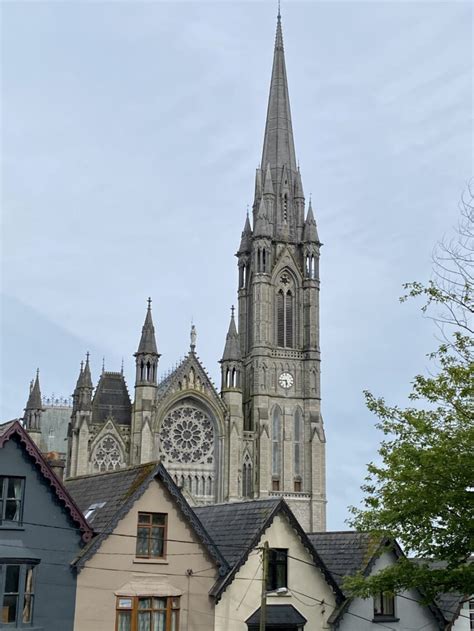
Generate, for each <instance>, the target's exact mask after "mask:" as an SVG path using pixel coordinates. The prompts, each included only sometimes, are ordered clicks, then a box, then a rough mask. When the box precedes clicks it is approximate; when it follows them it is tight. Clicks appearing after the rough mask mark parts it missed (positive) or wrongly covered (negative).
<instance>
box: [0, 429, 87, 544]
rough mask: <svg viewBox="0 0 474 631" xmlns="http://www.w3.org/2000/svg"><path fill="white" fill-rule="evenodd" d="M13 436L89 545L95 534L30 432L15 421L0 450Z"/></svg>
mask: <svg viewBox="0 0 474 631" xmlns="http://www.w3.org/2000/svg"><path fill="white" fill-rule="evenodd" d="M12 436H18V438H19V439H20V442H21V443H22V444H23V446H24V449H25V451H26V452H27V453H28V454H29V456H30V457H31V458H32V459H33V461H34V463H35V464H36V466H37V467H38V468H39V470H40V471H41V473H42V475H43V477H44V478H45V479H46V480H48V482H49V484H50V486H51V487H52V488H53V490H54V492H55V494H56V497H57V498H58V499H59V501H60V502H61V504H63V506H64V507H65V508H66V509H67V511H68V513H69V515H70V516H71V518H72V519H73V521H75V522H76V523H77V524H78V525H79V530H80V531H81V533H82V540H83V541H84V542H85V543H87V542H88V541H90V540H91V539H92V536H93V534H94V532H93V530H92V528H91V527H90V526H89V524H88V523H87V521H86V520H85V519H84V516H83V514H82V513H81V511H80V510H79V508H78V506H77V504H76V503H75V501H74V500H73V499H72V497H71V496H70V495H69V493H68V492H67V490H66V489H65V487H64V486H63V484H62V482H61V480H59V478H58V477H57V476H56V474H55V473H54V471H53V470H52V469H51V467H50V466H49V464H48V462H47V461H46V459H45V458H44V456H43V454H42V453H41V451H40V450H39V449H38V447H37V446H36V445H35V443H34V442H33V441H32V440H31V438H30V437H29V435H28V432H27V431H26V430H25V429H24V428H23V427H22V425H21V424H20V423H19V422H18V421H14V422H13V423H12V424H11V425H10V427H9V428H8V429H7V430H5V432H3V433H1V434H0V449H1V448H2V447H4V445H5V443H6V442H8V441H9V440H10V439H11V438H12Z"/></svg>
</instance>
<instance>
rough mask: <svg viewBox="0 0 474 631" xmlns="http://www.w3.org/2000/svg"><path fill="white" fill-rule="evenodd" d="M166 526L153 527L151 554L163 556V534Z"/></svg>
mask: <svg viewBox="0 0 474 631" xmlns="http://www.w3.org/2000/svg"><path fill="white" fill-rule="evenodd" d="M164 532H165V531H164V528H152V529H151V556H152V557H162V556H163V535H164Z"/></svg>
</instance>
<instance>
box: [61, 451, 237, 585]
mask: <svg viewBox="0 0 474 631" xmlns="http://www.w3.org/2000/svg"><path fill="white" fill-rule="evenodd" d="M155 478H159V479H160V480H161V482H162V483H163V484H164V486H165V488H166V489H167V490H168V492H169V493H170V495H171V496H172V501H173V502H174V503H175V505H177V506H178V508H179V509H180V510H181V512H182V513H183V515H184V517H185V518H186V520H187V522H188V523H189V524H190V526H191V528H193V530H194V532H195V533H196V535H197V536H198V538H199V540H200V541H201V543H202V544H203V546H204V547H205V548H206V549H207V551H208V552H209V554H210V556H211V557H212V558H213V559H214V560H215V562H216V564H217V565H218V566H219V568H220V569H219V572H220V573H221V574H222V575H224V574H227V572H228V570H229V567H228V566H227V563H226V561H225V559H224V557H223V556H222V554H221V553H220V552H219V549H218V547H217V546H216V545H215V543H214V542H213V541H212V539H211V537H210V536H209V535H208V533H207V532H206V530H205V528H204V527H203V525H202V523H201V522H200V520H199V518H198V517H197V516H196V515H195V513H194V512H193V510H192V508H191V507H190V506H189V504H188V503H187V502H186V500H185V498H184V496H183V494H182V493H181V491H180V490H179V488H178V487H177V486H176V484H175V483H174V482H173V480H172V479H171V477H170V475H169V474H168V472H167V471H166V469H165V467H164V466H163V465H162V464H161V463H157V462H149V463H146V464H142V465H137V466H135V467H128V468H127V469H119V470H118V471H109V472H106V473H96V474H93V475H83V476H80V477H77V478H71V479H69V480H66V483H65V485H66V488H67V489H68V491H69V492H70V493H71V495H72V496H73V497H74V499H75V500H76V502H77V504H78V506H79V508H80V509H81V510H82V511H83V512H85V511H87V510H88V509H90V507H91V506H92V505H94V504H95V505H97V507H96V508H95V510H94V512H93V513H92V515H91V516H90V518H89V523H90V525H91V527H92V528H93V529H94V531H95V532H96V533H98V534H97V536H96V537H95V539H93V540H92V541H91V543H90V544H89V545H88V546H87V547H86V548H84V549H83V550H82V552H81V554H80V555H79V557H78V558H77V559H76V561H75V563H76V565H77V567H78V568H79V569H80V568H81V567H82V565H84V563H85V562H86V560H87V559H88V558H90V557H91V556H92V555H93V554H94V553H95V552H96V550H97V549H98V547H99V546H100V543H101V542H102V541H103V540H104V539H105V538H107V537H108V536H109V534H111V533H112V532H113V530H114V529H115V527H116V525H117V523H118V522H119V520H120V519H122V518H123V517H124V516H125V515H126V514H127V513H128V511H129V510H130V508H131V507H132V506H133V504H134V503H135V501H136V500H137V499H138V498H139V497H140V496H141V495H142V494H143V493H144V492H145V490H146V489H147V488H148V485H149V484H150V482H151V481H152V480H154V479H155Z"/></svg>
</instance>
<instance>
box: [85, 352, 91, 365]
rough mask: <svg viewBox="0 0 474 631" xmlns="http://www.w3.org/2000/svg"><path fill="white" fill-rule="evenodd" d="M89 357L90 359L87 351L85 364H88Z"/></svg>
mask: <svg viewBox="0 0 474 631" xmlns="http://www.w3.org/2000/svg"><path fill="white" fill-rule="evenodd" d="M89 357H90V353H89V351H87V353H86V362H87V363H89Z"/></svg>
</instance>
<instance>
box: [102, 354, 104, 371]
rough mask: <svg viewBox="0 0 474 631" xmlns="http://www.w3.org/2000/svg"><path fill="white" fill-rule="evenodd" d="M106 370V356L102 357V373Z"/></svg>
mask: <svg viewBox="0 0 474 631" xmlns="http://www.w3.org/2000/svg"><path fill="white" fill-rule="evenodd" d="M104 372H105V356H104V357H102V374H104Z"/></svg>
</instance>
